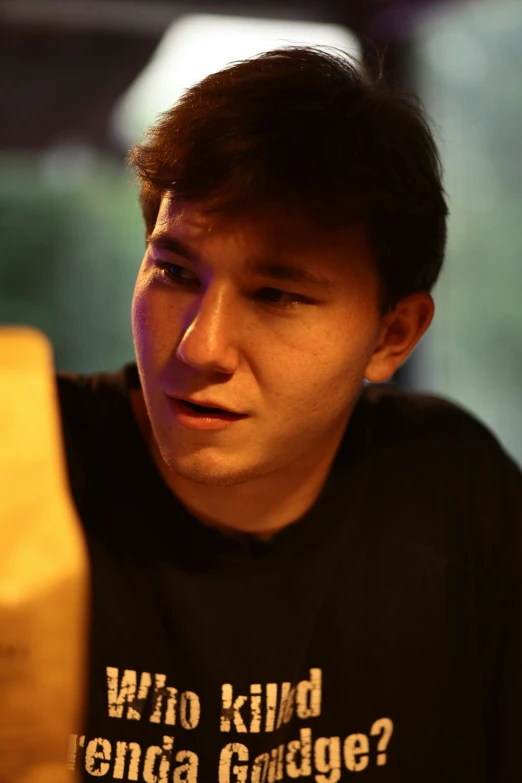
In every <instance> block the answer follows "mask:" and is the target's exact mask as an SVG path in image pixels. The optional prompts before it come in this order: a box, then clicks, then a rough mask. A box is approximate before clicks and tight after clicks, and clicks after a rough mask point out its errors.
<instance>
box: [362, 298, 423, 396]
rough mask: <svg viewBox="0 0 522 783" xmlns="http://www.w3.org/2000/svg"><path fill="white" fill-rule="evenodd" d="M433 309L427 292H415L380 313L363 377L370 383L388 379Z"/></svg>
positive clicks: (415, 340) (410, 350) (396, 368)
mask: <svg viewBox="0 0 522 783" xmlns="http://www.w3.org/2000/svg"><path fill="white" fill-rule="evenodd" d="M434 312H435V303H434V301H433V299H432V297H431V295H430V294H429V293H428V292H427V291H417V292H416V293H414V294H410V295H409V296H407V297H405V298H404V299H401V300H400V302H399V303H398V304H397V306H396V308H395V309H394V310H393V312H391V313H388V315H386V316H383V319H382V325H381V329H380V332H379V337H378V339H377V344H376V346H375V349H374V352H373V354H372V356H371V359H370V361H369V362H368V364H367V366H366V370H365V372H364V378H365V379H366V380H367V381H370V382H371V383H384V382H385V381H388V380H389V379H390V378H391V377H392V375H393V374H394V373H395V372H396V371H397V370H398V369H399V367H400V366H401V364H404V362H405V361H406V359H407V358H408V356H409V355H410V353H411V352H412V351H413V349H414V348H415V346H416V345H417V343H418V342H419V340H420V339H421V337H422V335H423V334H424V332H426V330H427V329H428V327H429V326H430V324H431V322H432V319H433V315H434Z"/></svg>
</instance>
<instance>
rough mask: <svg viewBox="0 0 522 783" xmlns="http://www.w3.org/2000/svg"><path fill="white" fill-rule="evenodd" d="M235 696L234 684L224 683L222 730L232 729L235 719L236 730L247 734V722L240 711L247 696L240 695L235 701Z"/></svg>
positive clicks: (222, 691)
mask: <svg viewBox="0 0 522 783" xmlns="http://www.w3.org/2000/svg"><path fill="white" fill-rule="evenodd" d="M233 698H234V691H233V688H232V685H231V684H230V683H225V684H224V685H222V686H221V721H220V730H221V731H231V729H232V723H231V721H232V720H233V721H234V726H235V728H236V731H238V732H240V733H243V734H245V733H246V732H247V727H246V726H245V723H244V721H243V718H242V717H241V715H240V712H239V711H240V709H241V707H242V706H243V705H244V704H245V702H246V700H247V697H246V696H238V697H237V698H236V699H235V700H234V701H232V700H233Z"/></svg>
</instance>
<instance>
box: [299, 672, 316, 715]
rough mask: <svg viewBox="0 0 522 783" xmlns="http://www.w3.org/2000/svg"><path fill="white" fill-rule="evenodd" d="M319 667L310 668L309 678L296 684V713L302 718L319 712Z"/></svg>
mask: <svg viewBox="0 0 522 783" xmlns="http://www.w3.org/2000/svg"><path fill="white" fill-rule="evenodd" d="M321 674H322V673H321V669H310V679H309V680H302V681H301V682H300V683H299V684H298V686H297V696H296V705H295V709H296V713H297V715H298V717H299V718H302V719H303V720H304V719H306V718H316V717H317V716H318V715H320V714H321V682H322V678H321Z"/></svg>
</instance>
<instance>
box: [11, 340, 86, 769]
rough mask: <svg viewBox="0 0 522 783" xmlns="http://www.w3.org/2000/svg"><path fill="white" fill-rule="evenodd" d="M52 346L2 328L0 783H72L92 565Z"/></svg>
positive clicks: (80, 717) (79, 725)
mask: <svg viewBox="0 0 522 783" xmlns="http://www.w3.org/2000/svg"><path fill="white" fill-rule="evenodd" d="M53 362H54V358H53V350H52V346H51V344H50V342H49V340H48V339H47V337H46V336H45V335H44V334H42V333H41V332H39V331H37V330H36V329H33V328H29V327H27V328H26V327H6V326H3V327H0V780H1V781H2V783H62V781H63V783H66V781H67V782H68V783H74V781H75V777H74V775H73V774H72V773H71V772H70V771H67V769H66V762H67V744H68V738H69V735H70V734H75V733H79V732H80V729H81V728H82V726H83V710H84V705H85V695H86V694H85V686H86V676H87V627H88V598H89V576H88V573H89V569H88V556H87V549H86V546H85V542H84V538H83V534H82V531H81V527H80V522H79V519H78V517H77V514H76V509H75V506H74V504H73V501H72V498H71V495H70V491H69V486H68V481H67V470H66V463H65V453H64V448H63V440H62V434H61V426H60V412H59V403H58V397H57V391H56V384H55V379H54V364H53Z"/></svg>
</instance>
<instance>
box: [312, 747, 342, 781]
mask: <svg viewBox="0 0 522 783" xmlns="http://www.w3.org/2000/svg"><path fill="white" fill-rule="evenodd" d="M314 764H315V768H316V770H317V771H318V772H319V773H321V774H319V775H316V776H315V780H316V783H338V781H339V780H340V779H341V739H340V737H319V739H318V740H316V742H315V745H314Z"/></svg>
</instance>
